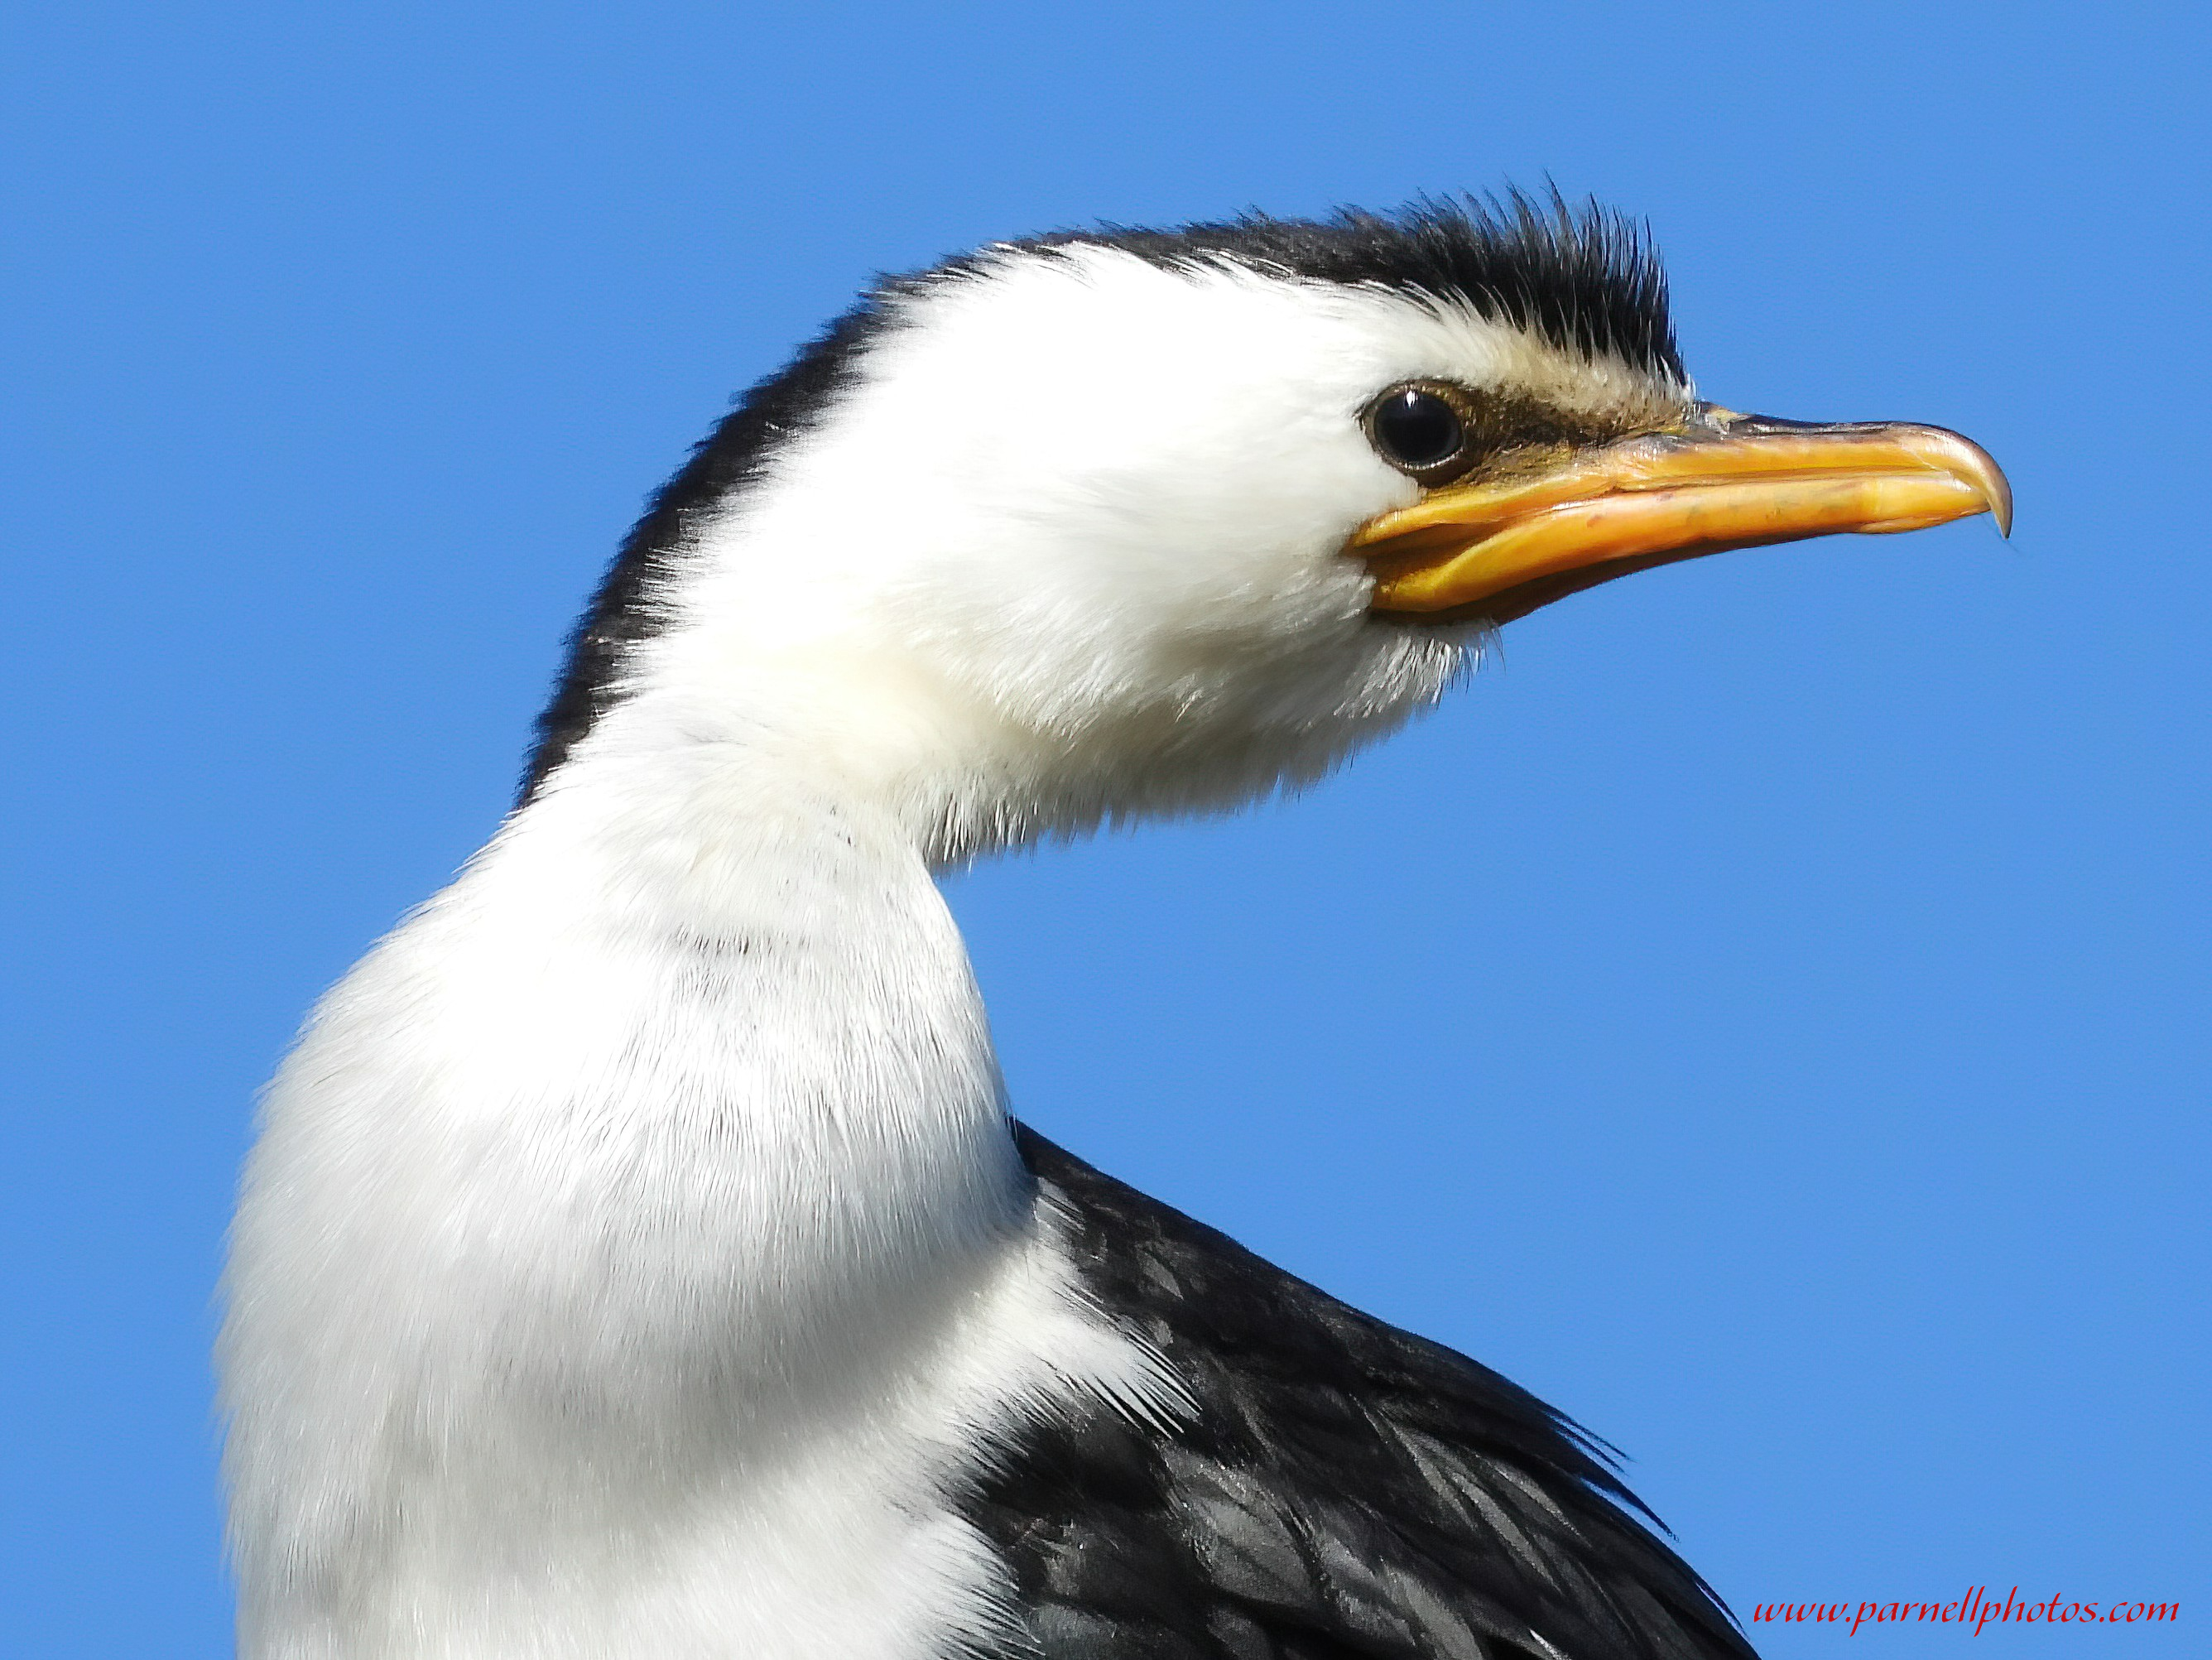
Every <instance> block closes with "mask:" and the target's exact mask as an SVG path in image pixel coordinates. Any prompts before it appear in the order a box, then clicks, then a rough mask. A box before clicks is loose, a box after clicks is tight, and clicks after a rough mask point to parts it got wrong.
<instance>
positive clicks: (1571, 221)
mask: <svg viewBox="0 0 2212 1660" xmlns="http://www.w3.org/2000/svg"><path fill="white" fill-rule="evenodd" d="M1077 246H1094V247H1096V246H1103V247H1112V248H1117V249H1119V250H1121V252H1126V253H1130V254H1133V255H1135V256H1137V257H1138V258H1142V259H1146V260H1148V261H1151V262H1152V263H1153V264H1155V265H1163V266H1170V267H1173V266H1182V265H1190V264H1192V263H1193V262H1194V261H1205V260H1209V259H1218V260H1229V261H1232V262H1234V263H1236V264H1238V265H1245V266H1248V267H1249V268H1251V269H1253V270H1255V271H1267V272H1272V273H1274V274H1276V275H1279V276H1281V277H1286V278H1290V279H1293V280H1297V281H1302V282H1313V283H1351V284H1371V285H1375V286H1377V287H1383V288H1390V289H1400V290H1401V291H1404V292H1407V293H1413V294H1423V295H1433V296H1435V297H1437V298H1438V299H1442V300H1445V301H1451V302H1453V303H1456V304H1460V305H1464V306H1466V307H1468V308H1470V309H1471V310H1473V311H1474V313H1476V314H1477V315H1479V316H1482V317H1486V318H1489V319H1493V320H1495V321H1498V322H1502V323H1510V324H1511V325H1515V326H1516V327H1519V328H1523V329H1526V330H1528V331H1530V332H1531V333H1533V334H1535V335H1536V336H1538V337H1541V338H1542V339H1544V340H1546V341H1547V342H1549V343H1550V344H1553V345H1554V346H1557V347H1559V348H1560V349H1561V350H1567V351H1571V352H1575V353H1577V354H1581V355H1584V356H1589V355H1595V354H1600V353H1602V354H1606V355H1608V356H1613V357H1617V358H1620V359H1621V360H1622V361H1624V362H1628V363H1630V364H1632V366H1634V367H1635V368H1638V369H1640V370H1643V371H1644V372H1645V373H1648V374H1654V375H1656V376H1658V377H1660V378H1662V379H1665V380H1677V381H1679V380H1684V379H1686V374H1685V371H1684V370H1683V368H1682V360H1681V356H1680V353H1679V352H1678V351H1677V350H1676V349H1675V345H1674V324H1673V322H1672V320H1671V318H1670V315H1669V312H1668V298H1667V278H1666V273H1665V271H1664V270H1663V269H1662V267H1661V265H1660V263H1659V260H1658V258H1657V256H1656V254H1655V253H1654V252H1652V250H1651V248H1650V244H1649V242H1648V241H1647V240H1645V238H1644V235H1643V234H1641V232H1640V231H1639V230H1638V228H1637V227H1636V226H1635V225H1633V224H1632V223H1631V222H1629V221H1627V220H1626V219H1623V218H1621V217H1620V216H1618V215H1616V214H1612V213H1608V212H1607V211H1605V210H1602V209H1601V208H1599V207H1598V206H1597V205H1596V204H1595V203H1592V204H1587V205H1585V206H1584V207H1583V208H1581V209H1575V208H1572V207H1570V206H1569V205H1568V204H1567V203H1566V202H1565V200H1563V199H1562V198H1559V196H1558V195H1557V194H1554V195H1553V196H1552V197H1551V198H1549V200H1548V201H1544V202H1540V201H1538V200H1536V199H1535V198H1531V197H1528V196H1525V195H1522V194H1521V193H1520V192H1509V193H1507V194H1506V195H1505V196H1504V197H1502V198H1495V199H1493V200H1491V201H1488V202H1482V201H1477V200H1474V199H1473V198H1467V199H1463V200H1459V201H1428V202H1420V203H1416V204H1413V206H1411V207H1407V208H1405V209H1402V210H1400V211H1398V212H1396V213H1389V214H1381V213H1369V212H1364V211H1362V210H1358V209H1352V208H1347V209H1345V210H1341V211H1340V212H1338V213H1336V214H1334V215H1333V216H1330V217H1329V218H1327V219H1319V220H1306V219H1276V218H1273V217H1271V216H1268V215H1266V214H1261V213H1249V214H1246V215H1244V216H1242V217H1240V218H1237V219H1231V220H1224V221H1221V222H1217V223H1212V224H1200V225H1187V226H1184V227H1182V228H1180V229H1176V230H1140V229H1131V228H1127V227H1122V226H1106V227H1103V228H1095V229H1091V230H1070V231H1054V232H1051V233H1049V234H1045V235H1042V236H1035V237H1030V238H1027V239H1024V240H1015V241H1010V242H1004V243H1000V244H997V245H995V246H994V247H993V248H986V249H984V250H982V251H981V252H977V253H965V254H961V255H959V256H957V258H951V259H947V260H945V261H943V262H942V263H940V264H939V265H934V266H933V267H931V268H930V269H928V270H927V271H916V272H912V273H909V274H907V275H903V276H896V277H883V278H881V279H880V280H878V282H877V283H876V284H875V286H874V287H872V289H869V290H868V292H867V293H866V294H865V295H862V296H861V298H860V302H859V303H858V304H857V305H855V306H854V307H853V308H852V309H851V310H849V311H848V312H846V313H845V314H844V315H843V316H842V317H840V318H839V319H837V320H836V322H834V323H832V324H831V325H829V328H828V329H827V330H825V331H823V333H822V334H821V335H820V336H819V337H817V338H816V339H814V340H813V341H811V342H810V343H809V344H807V345H805V347H804V348H802V349H801V350H799V354H798V355H797V356H795V357H793V359H792V360H791V362H789V363H787V365H785V367H784V368H782V369H781V370H779V371H778V372H777V373H776V374H772V375H770V376H769V377H768V378H767V379H766V380H762V381H760V382H758V383H757V385H755V386H753V387H752V388H751V390H750V391H749V392H746V393H745V394H744V396H743V397H742V398H740V399H739V400H738V404H737V405H736V407H735V408H733V409H732V410H731V411H730V413H729V414H728V415H726V416H725V417H723V419H722V420H721V422H720V423H719V424H718V425H717V426H716V427H715V428H714V431H713V432H711V433H710V434H708V436H707V437H706V438H705V439H704V440H703V441H702V442H701V443H700V444H699V445H698V446H697V447H696V448H695V449H694V450H693V451H692V453H691V455H690V459H688V460H686V461H685V463H684V465H683V466H682V467H681V468H679V469H678V471H677V472H676V475H675V476H674V477H672V478H671V479H670V480H669V481H668V482H667V483H665V484H664V485H662V486H661V488H660V489H659V490H658V491H657V492H656V493H655V494H654V495H653V499H652V500H651V501H650V502H648V503H647V507H646V510H645V513H644V514H643V516H642V517H641V518H640V519H639V520H638V521H637V523H636V524H635V526H633V527H632V528H631V530H630V532H629V535H628V536H627V537H626V538H623V544H622V547H621V549H620V550H619V551H617V554H616V556H615V558H614V562H613V563H611V565H610V566H609V567H608V568H607V571H606V575H605V577H604V578H603V579H602V580H601V581H600V584H599V590H598V592H597V593H594V594H593V595H592V601H591V604H590V605H588V606H587V607H586V610H585V612H584V615H583V617H582V618H581V619H580V621H579V622H578V623H577V625H576V628H575V631H574V633H573V634H571V635H569V637H568V648H567V651H566V654H565V659H564V661H563V663H562V669H561V674H560V678H559V680H558V682H557V684H556V687H555V690H554V693H553V697H552V700H551V701H550V702H549V703H548V704H547V705H546V708H545V710H544V713H543V714H540V715H539V716H538V738H537V742H536V743H535V745H532V750H531V752H530V757H529V760H528V761H527V763H526V765H525V767H524V772H523V781H522V799H523V800H529V799H530V797H531V796H532V794H535V793H536V792H537V790H538V787H539V786H540V785H541V784H543V783H544V781H545V777H546V775H547V774H548V773H550V772H551V771H552V769H554V768H555V767H557V766H558V765H560V763H562V760H564V759H565V758H566V757H567V756H568V751H569V750H570V749H571V748H573V747H574V745H575V743H576V741H577V740H578V739H580V738H581V737H582V736H583V735H584V734H585V733H586V732H588V731H589V730H590V729H591V727H592V722H593V721H596V720H597V719H598V718H599V715H601V714H604V713H605V711H606V710H607V709H608V708H610V707H611V706H612V704H613V703H614V702H615V701H616V700H617V698H619V697H620V696H621V695H622V670H623V660H624V657H625V655H626V654H627V653H628V651H629V648H630V647H631V646H632V645H634V644H635V642H638V641H641V640H643V639H647V638H649V637H650V636H651V635H653V632H654V631H655V630H656V629H658V628H659V626H660V625H661V623H662V621H663V614H662V612H661V610H660V608H659V603H658V602H659V593H660V590H661V589H662V587H664V586H665V584H664V578H665V575H666V574H667V572H668V570H669V569H670V567H671V563H672V562H673V561H674V560H675V559H676V558H677V557H678V556H679V555H680V554H681V553H682V551H683V549H684V545H685V544H686V543H687V542H688V540H689V539H690V537H691V536H692V535H693V534H694V533H695V532H696V530H697V528H698V526H700V524H701V523H702V522H703V520H705V519H706V518H707V517H708V515H709V514H712V513H714V511H715V510H717V509H718V508H720V507H721V506H723V505H724V504H725V503H726V502H728V501H729V499H730V498H731V497H732V496H733V495H734V494H736V493H737V492H738V491H740V490H742V489H744V488H745V487H746V486H747V485H749V484H750V483H752V482H754V481H755V480H757V478H758V477H760V476H761V474H762V471H763V465H764V464H765V462H766V460H767V459H768V458H769V456H770V455H772V454H773V453H775V449H776V448H777V447H779V446H780V445H781V444H784V443H786V442H788V441H790V439H791V438H792V437H793V435H796V434H798V433H799V432H802V431H804V430H805V429H806V428H807V427H808V426H810V425H811V423H814V422H816V421H817V420H819V419H821V418H822V417H823V416H824V415H825V414H826V413H828V412H829V410H830V409H831V408H832V407H833V405H834V402H835V398H836V393H837V392H838V390H839V389H840V387H841V386H843V385H844V384H845V383H846V382H847V381H848V380H849V379H850V378H851V376H852V374H853V373H854V364H855V363H856V362H857V361H858V359H859V357H860V354H861V353H862V352H863V351H864V350H866V347H867V345H868V344H869V342H870V341H871V340H872V339H873V338H874V337H875V336H877V335H878V333H880V332H881V331H883V330H884V328H886V327H888V326H890V325H891V323H892V321H893V319H894V317H895V310H894V307H892V304H891V302H892V301H894V300H895V299H896V298H897V297H898V296H900V295H907V294H911V293H914V292H915V291H917V290H920V289H927V288H928V287H929V286H931V285H932V284H934V283H951V282H958V281H961V280H963V279H964V278H970V277H975V276H976V275H978V274H979V273H981V272H982V271H985V270H986V269H987V265H988V262H989V260H990V258H992V256H993V255H994V252H1004V251H1005V250H1007V249H1018V250H1027V251H1029V252H1042V253H1050V252H1054V251H1055V250H1060V249H1067V248H1073V247H1077Z"/></svg>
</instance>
